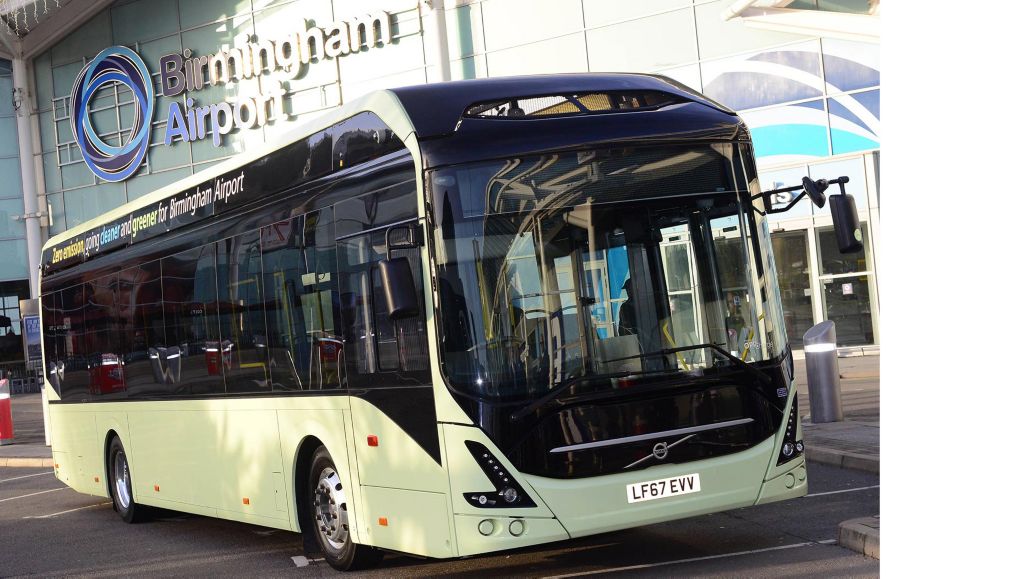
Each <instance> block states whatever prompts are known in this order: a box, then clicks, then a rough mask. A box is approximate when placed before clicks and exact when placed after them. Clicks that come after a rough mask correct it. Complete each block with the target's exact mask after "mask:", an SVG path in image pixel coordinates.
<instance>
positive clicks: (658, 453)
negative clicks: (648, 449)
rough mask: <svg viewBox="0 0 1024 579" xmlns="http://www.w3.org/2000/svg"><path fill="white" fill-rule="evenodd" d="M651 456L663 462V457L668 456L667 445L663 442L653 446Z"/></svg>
mask: <svg viewBox="0 0 1024 579" xmlns="http://www.w3.org/2000/svg"><path fill="white" fill-rule="evenodd" d="M651 454H652V455H654V458H656V459H658V460H665V457H666V456H668V444H666V443H664V442H659V443H658V444H655V445H654V451H653V452H652V453H651Z"/></svg>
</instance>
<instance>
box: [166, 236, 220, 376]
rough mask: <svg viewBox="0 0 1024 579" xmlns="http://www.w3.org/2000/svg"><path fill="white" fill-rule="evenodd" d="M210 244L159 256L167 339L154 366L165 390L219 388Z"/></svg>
mask: <svg viewBox="0 0 1024 579" xmlns="http://www.w3.org/2000/svg"><path fill="white" fill-rule="evenodd" d="M215 248H216V244H213V243H211V244H209V245H205V246H202V247H196V248H194V249H190V250H188V251H183V252H181V253H178V254H176V255H172V256H171V257H165V258H163V259H162V260H160V267H161V271H162V273H163V276H162V278H161V282H162V285H163V299H164V315H165V316H166V325H165V328H166V332H167V344H168V345H167V348H166V349H165V350H164V352H163V353H162V355H161V358H160V362H161V365H159V366H156V367H155V368H154V371H155V372H156V373H157V375H158V378H159V379H160V380H162V384H163V388H164V391H165V392H167V393H173V394H217V393H222V392H224V380H223V378H222V374H221V373H222V370H221V367H222V365H223V364H222V359H221V348H220V329H219V325H218V323H217V322H218V320H217V278H216V260H215V253H216V252H215ZM158 354H160V352H158ZM161 374H162V375H161Z"/></svg>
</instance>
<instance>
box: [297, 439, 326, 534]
mask: <svg viewBox="0 0 1024 579" xmlns="http://www.w3.org/2000/svg"><path fill="white" fill-rule="evenodd" d="M321 446H325V445H324V443H323V441H321V440H320V439H319V438H318V437H316V436H314V435H307V436H306V437H305V438H303V439H302V441H301V442H299V446H298V448H296V450H295V460H294V463H293V469H292V489H294V492H293V493H292V496H293V498H294V504H293V505H292V506H293V507H294V508H295V518H296V520H297V521H296V522H297V523H298V528H299V532H300V533H302V546H303V549H305V551H306V552H307V553H316V552H317V551H319V547H317V544H316V539H315V538H314V537H313V535H312V532H313V530H312V529H311V528H310V526H309V519H308V517H306V516H305V510H304V509H305V505H306V504H307V501H308V500H309V489H307V488H306V487H307V486H308V485H307V484H306V482H307V480H306V479H307V478H308V477H309V469H310V467H311V466H312V464H313V453H315V452H316V449H318V448H320V447H321Z"/></svg>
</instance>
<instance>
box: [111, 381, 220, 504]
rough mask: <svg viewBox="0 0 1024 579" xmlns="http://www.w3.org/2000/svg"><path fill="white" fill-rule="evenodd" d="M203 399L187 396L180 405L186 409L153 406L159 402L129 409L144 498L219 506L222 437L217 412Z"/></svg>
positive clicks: (138, 491) (135, 486)
mask: <svg viewBox="0 0 1024 579" xmlns="http://www.w3.org/2000/svg"><path fill="white" fill-rule="evenodd" d="M143 404H145V406H143ZM203 404H204V403H203V402H202V401H188V402H184V403H180V406H179V408H181V407H186V408H187V409H181V410H155V408H159V407H160V403H152V404H149V403H142V404H139V406H140V408H139V410H137V411H129V413H128V423H129V427H130V429H131V438H132V451H133V452H132V456H131V459H132V462H131V463H129V464H130V466H131V469H132V490H133V492H134V493H135V497H136V499H137V500H138V501H139V502H140V503H142V504H149V500H150V499H158V500H162V501H174V502H177V503H184V504H189V505H196V506H204V507H209V508H216V507H217V505H218V503H219V500H220V496H219V492H218V487H219V481H218V478H219V476H220V474H221V473H220V472H219V470H218V467H217V466H216V465H217V460H218V458H219V456H218V454H219V452H218V449H217V446H218V444H220V439H219V438H218V434H219V433H218V431H217V429H216V424H215V419H214V417H213V416H212V415H211V414H210V413H209V412H208V411H204V410H201V409H200V408H199V407H200V405H203ZM171 508H174V507H171Z"/></svg>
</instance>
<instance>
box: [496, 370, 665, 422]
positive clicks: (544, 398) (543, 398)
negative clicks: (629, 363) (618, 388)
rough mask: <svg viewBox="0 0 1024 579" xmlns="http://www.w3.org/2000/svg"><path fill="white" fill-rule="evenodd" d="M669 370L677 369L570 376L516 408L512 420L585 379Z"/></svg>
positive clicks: (532, 410)
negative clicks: (549, 390)
mask: <svg viewBox="0 0 1024 579" xmlns="http://www.w3.org/2000/svg"><path fill="white" fill-rule="evenodd" d="M667 372H675V369H667V370H650V371H647V372H639V373H638V372H635V371H631V370H625V371H622V372H607V373H605V374H587V375H584V376H577V377H575V378H570V379H568V380H566V381H565V382H561V383H560V384H558V386H555V388H554V389H553V390H551V392H548V393H547V394H545V395H544V396H541V397H540V398H538V399H536V400H534V401H533V402H531V403H529V404H527V405H526V406H524V407H522V408H520V409H519V410H516V411H515V413H513V414H512V421H513V422H514V421H516V420H519V419H520V418H522V417H524V416H526V415H527V414H530V413H532V412H534V411H536V410H537V409H538V408H542V407H544V406H547V404H548V403H549V402H551V401H552V400H554V399H555V398H558V396H559V395H561V394H562V393H563V392H565V391H566V390H568V389H569V388H571V387H573V386H575V385H576V384H579V383H580V382H582V381H584V380H605V379H609V378H625V377H627V376H637V375H641V376H651V375H654V374H663V373H667Z"/></svg>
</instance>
